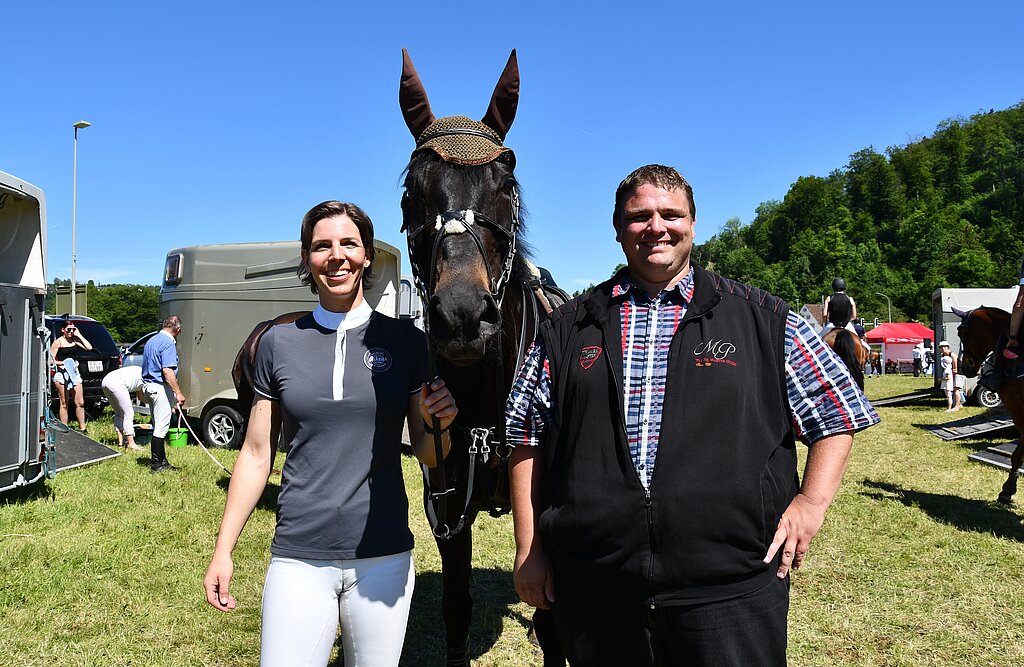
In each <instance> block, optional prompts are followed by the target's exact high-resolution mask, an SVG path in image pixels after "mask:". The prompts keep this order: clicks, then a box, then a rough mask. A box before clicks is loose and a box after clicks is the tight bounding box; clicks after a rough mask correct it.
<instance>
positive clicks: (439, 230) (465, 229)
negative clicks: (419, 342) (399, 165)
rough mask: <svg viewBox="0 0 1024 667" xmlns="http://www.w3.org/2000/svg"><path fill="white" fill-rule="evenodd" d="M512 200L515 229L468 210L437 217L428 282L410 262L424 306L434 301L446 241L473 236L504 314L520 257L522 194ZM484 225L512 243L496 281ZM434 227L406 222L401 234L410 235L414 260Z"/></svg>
mask: <svg viewBox="0 0 1024 667" xmlns="http://www.w3.org/2000/svg"><path fill="white" fill-rule="evenodd" d="M405 196H406V197H409V192H408V190H407V191H406V193H405ZM511 199H512V202H511V203H512V211H511V215H510V218H511V224H510V227H511V229H505V228H504V227H502V226H501V225H499V224H498V223H496V222H495V221H494V220H492V219H491V218H490V217H488V216H487V215H485V214H483V213H481V212H479V211H475V210H473V209H468V208H467V209H462V210H459V211H445V212H444V213H441V214H439V215H438V216H437V219H436V220H435V222H434V225H433V228H434V231H435V235H434V243H433V246H432V248H431V251H430V275H429V277H428V279H427V280H424V279H423V275H422V273H421V272H420V268H419V265H418V263H417V262H412V261H410V262H409V263H410V264H411V265H412V275H413V278H414V279H415V281H416V289H417V290H418V291H419V293H420V298H422V299H423V302H424V303H429V302H430V297H431V296H433V294H434V288H435V287H436V286H437V279H438V270H437V263H438V262H437V260H438V257H439V255H440V252H441V246H442V244H443V243H444V240H445V238H446V237H447V236H449V235H457V234H469V237H470V238H471V239H473V242H474V243H475V244H476V247H477V250H478V251H479V252H480V257H481V259H483V262H484V268H486V269H487V286H488V290H489V291H490V294H491V296H492V297H494V300H495V302H496V303H497V304H498V307H499V312H500V308H501V302H502V299H503V297H504V294H505V286H506V285H508V281H509V279H510V278H511V277H512V262H513V261H514V260H515V257H516V243H517V240H518V235H519V224H520V220H519V193H518V192H517V191H516V189H515V188H513V189H512V193H511ZM481 225H482V226H485V227H487V228H488V229H490V230H491V232H493V233H495V234H498V235H500V236H502V237H504V238H505V240H506V241H507V242H508V249H507V250H506V252H505V255H504V257H503V258H502V268H501V273H500V274H499V275H498V276H497V277H495V275H494V273H493V272H492V271H491V264H490V262H488V261H487V252H486V250H485V249H484V242H483V239H481V238H480V226H481ZM430 227H431V225H429V224H423V225H420V226H419V227H418V228H417V229H411V228H410V226H409V224H408V222H406V221H403V223H402V230H401V231H403V232H405V233H406V242H407V244H408V247H409V257H410V259H411V258H412V257H415V253H414V252H413V245H414V243H415V241H416V239H417V238H418V237H419V236H420V235H421V234H423V232H424V231H425V230H427V229H430Z"/></svg>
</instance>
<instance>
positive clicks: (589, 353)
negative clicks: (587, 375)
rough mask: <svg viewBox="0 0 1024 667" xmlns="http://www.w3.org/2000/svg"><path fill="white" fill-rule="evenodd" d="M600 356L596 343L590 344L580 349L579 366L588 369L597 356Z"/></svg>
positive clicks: (599, 349)
mask: <svg viewBox="0 0 1024 667" xmlns="http://www.w3.org/2000/svg"><path fill="white" fill-rule="evenodd" d="M600 356H601V348H600V347H598V346H597V345H590V346H588V347H585V348H583V349H582V350H580V366H582V367H583V370H589V369H590V367H591V366H593V365H594V362H595V361H597V359H598V357H600Z"/></svg>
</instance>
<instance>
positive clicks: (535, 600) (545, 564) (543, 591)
mask: <svg viewBox="0 0 1024 667" xmlns="http://www.w3.org/2000/svg"><path fill="white" fill-rule="evenodd" d="M512 581H513V582H514V583H515V586H516V593H519V597H520V598H522V600H523V602H525V603H526V604H528V605H530V606H531V607H536V608H538V609H550V608H551V603H552V602H554V601H555V577H554V574H553V573H552V571H551V563H550V561H548V557H547V555H546V554H545V553H544V550H543V549H541V548H540V547H534V548H533V549H530V550H528V551H525V552H524V551H523V550H522V549H520V550H517V551H516V562H515V565H513V567H512Z"/></svg>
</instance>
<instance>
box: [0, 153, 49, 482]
mask: <svg viewBox="0 0 1024 667" xmlns="http://www.w3.org/2000/svg"><path fill="white" fill-rule="evenodd" d="M45 298H46V202H45V199H44V197H43V191H42V190H40V189H39V188H37V187H35V186H34V185H30V184H28V183H26V182H25V181H22V180H20V179H18V178H15V177H14V176H11V175H10V174H5V173H4V172H0V491H6V490H8V489H13V488H14V487H17V486H25V485H28V484H32V483H34V482H36V481H38V480H39V479H40V478H42V477H43V475H44V474H45V473H46V467H47V454H48V451H47V447H46V420H45V417H46V403H47V397H48V393H49V378H48V377H47V365H46V355H47V351H48V350H47V344H48V342H49V341H48V340H47V329H46V327H45V326H44V325H43V320H44V317H43V304H44V300H45Z"/></svg>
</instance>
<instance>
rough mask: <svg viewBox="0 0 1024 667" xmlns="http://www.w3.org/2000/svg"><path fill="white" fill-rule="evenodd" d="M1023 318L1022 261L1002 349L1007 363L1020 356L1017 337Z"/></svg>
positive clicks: (1023, 280)
mask: <svg viewBox="0 0 1024 667" xmlns="http://www.w3.org/2000/svg"><path fill="white" fill-rule="evenodd" d="M1022 318H1024V260H1021V264H1020V282H1019V284H1018V287H1017V299H1016V300H1015V301H1014V302H1013V311H1012V312H1011V313H1010V339H1009V340H1008V341H1007V342H1006V347H1005V348H1003V357H1004V358H1005V359H1007V360H1009V361H1016V360H1017V358H1018V357H1019V356H1020V343H1019V342H1018V340H1017V337H1018V336H1019V335H1020V324H1021V319H1022Z"/></svg>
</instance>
